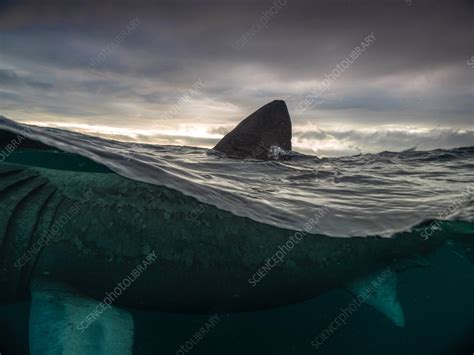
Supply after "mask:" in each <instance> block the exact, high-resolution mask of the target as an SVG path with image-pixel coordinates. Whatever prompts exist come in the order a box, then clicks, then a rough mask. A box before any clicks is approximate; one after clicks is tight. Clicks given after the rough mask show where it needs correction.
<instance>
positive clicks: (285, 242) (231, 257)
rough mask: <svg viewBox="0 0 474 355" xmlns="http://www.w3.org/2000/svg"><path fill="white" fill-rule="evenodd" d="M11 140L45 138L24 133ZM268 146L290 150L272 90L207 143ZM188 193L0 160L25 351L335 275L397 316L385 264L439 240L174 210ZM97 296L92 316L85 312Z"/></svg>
mask: <svg viewBox="0 0 474 355" xmlns="http://www.w3.org/2000/svg"><path fill="white" fill-rule="evenodd" d="M4 133H5V132H4ZM4 140H7V139H6V138H5V139H4ZM23 145H24V146H30V147H32V148H35V149H38V151H42V149H45V148H47V147H45V146H42V145H41V144H40V143H37V142H33V141H28V140H26V141H25V142H23ZM273 147H280V148H282V149H284V150H291V120H290V116H289V114H288V110H287V108H286V105H285V103H284V102H283V101H273V102H271V103H269V104H267V105H265V106H263V107H262V108H260V109H259V110H258V111H256V112H255V113H253V114H252V115H250V116H249V117H247V118H246V119H245V120H244V121H243V122H241V124H240V125H239V126H237V127H236V128H235V129H234V130H233V131H232V132H230V133H229V134H228V135H226V136H225V137H224V138H223V139H222V140H221V141H220V142H219V143H218V144H217V146H216V147H215V150H217V151H220V152H223V153H225V154H227V155H228V156H230V157H236V158H244V157H248V156H251V157H256V158H261V159H266V158H267V157H268V153H269V152H270V151H271V150H272V148H273ZM44 151H46V150H44ZM201 205H202V204H201V203H200V202H199V201H197V200H196V199H194V198H192V197H189V196H186V195H184V194H182V193H181V192H179V191H175V190H171V189H168V188H164V187H161V186H156V185H151V184H147V183H143V182H139V181H133V180H129V179H127V178H124V177H121V176H119V175H117V174H114V173H111V172H107V171H103V172H97V171H95V172H91V171H87V169H83V170H82V171H78V170H77V169H75V170H68V169H66V170H58V169H50V168H45V167H39V166H34V165H22V164H14V163H2V164H0V289H1V290H2V292H1V293H0V300H1V301H2V302H14V301H17V300H21V299H24V298H28V297H30V298H31V309H30V332H29V337H30V352H31V354H52V353H54V354H74V353H91V354H92V353H94V354H109V353H110V354H131V353H132V346H133V337H134V324H133V318H132V317H131V315H130V314H129V312H128V311H127V310H126V308H127V307H130V308H145V309H151V310H157V311H164V312H182V313H208V314H212V313H222V312H241V311H252V310H259V309H265V308H271V307H277V306H282V305H286V304H291V303H296V302H302V301H305V300H308V299H311V298H314V297H317V296H318V295H320V294H322V293H324V292H327V291H329V290H331V289H334V288H339V287H341V288H347V289H349V290H350V291H352V292H353V293H354V294H355V295H359V296H360V295H361V292H362V291H363V290H366V289H370V287H371V285H372V286H373V285H377V287H372V288H371V292H370V293H368V294H366V295H365V296H364V298H365V302H367V303H368V304H369V305H371V306H373V307H374V308H375V309H377V310H379V311H381V312H382V313H383V314H385V315H386V316H387V318H388V319H390V320H391V321H392V322H393V323H394V324H395V325H397V326H404V324H405V318H404V313H403V310H402V306H401V304H400V303H399V302H398V300H397V292H396V290H397V287H396V279H397V276H396V274H397V271H400V270H403V269H404V268H408V267H414V266H415V265H416V262H413V259H416V257H417V256H420V255H424V254H429V253H432V252H433V251H435V250H436V249H437V248H439V247H440V246H441V245H442V244H443V243H444V242H445V241H446V240H445V235H446V233H445V232H444V233H443V234H442V233H437V232H436V231H434V233H433V234H432V235H431V236H430V238H429V239H426V238H423V237H422V234H421V233H409V232H406V233H399V234H397V235H396V236H395V237H393V238H380V237H370V238H335V237H329V236H324V235H313V234H310V233H306V232H297V231H292V230H285V229H283V228H276V227H273V226H270V225H267V224H263V223H260V222H256V221H253V220H251V219H249V218H245V217H238V216H236V215H233V214H231V213H230V212H227V211H224V210H221V209H218V208H216V207H213V206H207V207H206V208H205V209H201V212H200V213H199V214H196V215H195V216H194V220H192V221H190V220H189V219H188V218H186V216H187V215H188V213H189V211H190V210H196V209H199V208H200V206H201ZM215 226H221V228H219V229H217V228H215ZM449 226H450V224H449V222H446V225H445V229H446V228H447V229H449ZM471 229H472V228H471ZM466 230H467V229H466ZM466 230H464V231H460V230H456V229H453V231H452V233H451V238H452V239H456V240H459V241H461V242H463V243H471V245H472V230H471V231H470V232H469V233H468V232H466ZM296 244H299V245H298V246H297V247H295V245H296ZM282 246H283V248H285V246H286V247H287V248H288V250H290V248H291V252H288V253H285V256H284V260H283V259H281V260H279V262H278V261H277V260H274V263H273V266H274V267H273V268H272V269H271V270H267V272H265V277H264V278H263V277H261V276H262V275H261V274H260V276H259V274H257V276H255V275H256V271H257V270H259V269H261V267H262V265H264V264H266V263H267V262H268V261H269V257H271V256H272V255H273V254H274V253H275V251H277V250H280V251H281V253H283V250H282ZM276 255H278V253H277V254H276ZM137 265H141V268H140V267H139V268H138V270H137V269H136V268H137ZM132 270H134V272H132V273H131V271H132ZM130 274H131V277H132V279H133V282H130V281H129V282H128V284H127V283H125V286H127V287H126V289H125V290H123V292H120V297H117V298H116V299H114V302H113V306H110V307H109V304H110V303H107V302H106V304H107V306H106V307H105V308H107V309H105V310H104V303H103V302H102V301H103V300H104V298H105V297H106V295H108V293H110V292H111V291H112V290H114V289H116V288H117V284H118V283H119V282H121V281H122V280H124V278H125V277H126V276H127V275H130ZM252 275H253V276H252ZM374 282H375V283H374ZM97 309H102V311H103V312H101V315H100V317H97V318H96V319H94V321H93V322H90V321H88V319H89V320H90V317H89V316H90V315H91V314H93V313H94V311H97ZM86 325H87V326H86ZM98 344H99V345H98Z"/></svg>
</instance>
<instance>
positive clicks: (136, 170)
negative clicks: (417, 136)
mask: <svg viewBox="0 0 474 355" xmlns="http://www.w3.org/2000/svg"><path fill="white" fill-rule="evenodd" d="M0 131H1V132H3V134H2V135H0V144H1V149H2V150H1V151H0V160H12V159H13V160H14V159H17V161H18V160H20V161H21V157H20V156H19V153H20V152H21V151H22V150H24V149H31V148H33V149H43V150H44V149H49V150H51V151H53V152H58V151H62V152H67V153H72V154H75V155H78V156H81V157H84V158H87V159H90V160H92V161H94V162H96V163H98V164H100V165H101V166H103V167H105V168H107V169H110V171H113V172H115V173H117V174H119V175H121V176H124V177H126V178H129V179H133V180H137V181H142V182H146V183H150V184H155V185H160V186H165V187H167V188H170V189H174V190H177V191H180V192H182V193H184V194H185V195H188V196H191V197H194V198H195V199H197V200H198V201H200V202H202V203H205V204H209V205H213V206H216V207H217V208H219V209H222V210H226V211H229V212H231V213H233V214H234V215H236V216H240V217H248V218H250V219H252V220H255V221H258V222H262V223H265V224H269V225H273V226H276V227H280V228H287V229H292V230H303V229H304V226H305V224H307V222H308V221H309V220H310V219H311V218H312V217H313V216H314V215H315V214H317V213H319V212H320V211H321V210H323V209H325V210H326V209H327V211H328V213H327V214H326V215H325V217H324V218H321V219H320V221H319V223H318V224H317V225H311V229H310V230H309V231H310V232H311V233H314V234H322V235H327V236H332V237H354V236H375V235H377V236H383V237H389V236H392V235H393V234H395V233H399V232H403V231H409V230H411V229H412V228H413V227H414V226H417V225H422V224H423V223H426V222H427V221H433V220H460V221H467V222H471V221H472V220H473V218H474V202H473V191H474V187H473V182H474V170H473V169H472V168H473V166H474V147H464V148H455V149H449V150H443V149H438V150H431V151H417V150H416V149H410V150H406V151H403V152H398V153H397V152H382V153H378V154H359V155H355V156H348V157H341V158H324V159H321V158H318V157H316V156H310V155H304V154H298V153H294V152H292V153H290V155H291V159H285V160H274V161H267V162H265V161H257V160H251V159H244V160H235V159H229V158H227V157H226V156H224V155H222V154H219V153H217V152H215V151H213V150H208V149H202V148H196V147H183V146H160V145H147V144H132V143H124V142H118V141H112V140H106V139H103V138H98V137H92V136H87V135H83V134H80V133H75V132H70V131H65V130H60V129H55V128H42V127H35V126H25V125H21V124H19V123H16V122H14V121H11V120H9V119H7V118H4V117H0ZM8 132H9V133H8ZM22 136H26V137H27V138H28V140H25V139H20V142H19V144H18V146H15V144H13V145H12V142H13V141H18V137H22ZM9 144H10V148H12V147H13V148H15V149H10V148H7V147H8V145H9ZM10 150H11V151H10ZM286 158H288V157H286ZM67 159H73V158H72V157H71V156H70V157H68V158H67ZM63 162H64V160H63ZM28 164H33V165H34V164H35V162H32V161H30V162H29V163H28ZM66 166H67V164H66Z"/></svg>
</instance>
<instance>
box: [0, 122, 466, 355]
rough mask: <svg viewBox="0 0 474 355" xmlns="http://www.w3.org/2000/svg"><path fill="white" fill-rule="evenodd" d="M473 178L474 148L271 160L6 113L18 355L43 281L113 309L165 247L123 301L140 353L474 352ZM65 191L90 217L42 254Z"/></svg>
mask: <svg viewBox="0 0 474 355" xmlns="http://www.w3.org/2000/svg"><path fill="white" fill-rule="evenodd" d="M473 168H474V146H472V147H462V148H454V149H438V150H431V151H418V150H416V149H411V150H406V151H402V152H380V153H378V154H360V155H355V156H348V157H337V158H324V157H316V156H309V155H304V154H299V153H296V152H284V151H277V152H275V155H274V157H273V159H272V160H269V161H261V160H253V159H231V158H228V157H226V156H225V155H223V154H220V153H218V152H215V151H213V150H209V149H203V148H197V147H183V146H160V145H149V144H137V143H125V142H118V141H111V140H106V139H103V138H99V137H92V136H87V135H83V134H79V133H74V132H69V131H64V130H59V129H52V128H40V127H31V126H24V125H21V124H19V123H16V122H13V121H10V120H8V119H6V118H2V117H0V206H1V208H2V209H3V211H2V212H0V223H1V224H2V225H0V231H1V233H0V234H3V235H0V238H2V239H3V241H2V239H0V266H1V265H3V267H4V270H7V271H5V272H4V273H3V274H0V276H3V279H1V278H0V281H1V282H0V285H1V287H4V290H3V291H4V292H3V294H4V295H3V296H1V297H0V301H1V303H0V354H2V355H5V354H7V355H8V354H28V353H30V352H29V350H30V349H32V348H31V346H32V345H31V340H29V339H32V335H31V333H32V331H31V329H29V328H30V326H29V321H30V320H29V319H30V317H31V316H30V314H33V313H32V312H33V311H32V310H33V309H36V308H35V307H37V306H36V305H35V306H34V307H33V305H32V304H31V298H30V296H29V291H28V288H29V286H28V282H29V281H31V280H32V279H35V278H44V277H46V278H47V279H48V280H51V279H54V281H55V282H56V281H58V282H63V283H65V284H68V285H70V286H72V287H73V288H74V289H76V290H80V293H81V294H84V295H87V296H88V297H91V298H92V299H96V300H100V299H101V298H102V296H101V295H105V293H106V292H105V291H107V290H110V289H113V285H114V284H115V283H116V281H117V280H120V279H121V278H122V277H125V276H126V275H127V274H128V272H129V271H130V270H132V269H133V265H136V264H137V263H139V262H140V260H141V259H143V257H145V256H146V255H149V254H150V252H153V253H156V255H158V257H157V260H156V261H155V260H154V259H153V264H152V265H151V266H150V269H149V270H148V271H147V270H146V268H145V269H144V271H143V275H140V276H137V277H136V278H135V279H136V280H135V279H134V280H133V281H134V283H133V284H132V285H131V286H130V288H129V289H127V290H124V292H123V295H120V297H117V300H116V302H114V305H116V306H117V307H118V308H123V309H126V310H127V311H128V312H129V313H130V314H131V315H132V317H133V323H134V338H133V339H134V340H133V354H188V353H189V354H206V355H209V354H244V353H245V354H282V355H283V354H427V355H431V354H473V353H474V269H473V263H474V249H473V248H474V221H473V220H474V197H473V193H474V169H473ZM39 179H41V181H40V180H39ZM23 181H25V182H23ZM2 185H3V186H2ZM30 185H31V186H30ZM53 186H54V191H53ZM48 188H50V189H51V190H48ZM22 189H23V190H24V192H23V193H24V194H25V195H24V196H23V197H22V199H19V200H18V202H17V204H16V205H14V206H13V204H14V202H12V201H15V196H16V195H18V194H20V193H21V192H22V191H23V190H22ZM89 190H91V191H92V194H91V196H90V198H89V197H88V198H86V199H85V200H84V199H82V200H81V201H84V202H83V205H81V206H80V207H78V208H75V209H74V210H72V208H73V207H74V204H73V202H70V201H76V200H80V198H81V196H83V194H84V192H85V191H89ZM58 191H60V192H61V194H62V195H61V196H63V195H64V196H65V197H62V198H63V200H64V198H67V199H68V200H67V201H66V202H63V200H61V201H62V202H58V203H57V204H56V205H55V206H56V213H60V212H61V211H65V212H67V211H68V208H69V210H71V211H74V213H72V212H71V213H70V214H69V218H68V220H67V221H65V222H64V223H62V224H61V225H59V227H58V232H57V234H56V235H54V236H53V237H54V240H52V241H48V243H46V244H45V245H43V246H42V247H41V249H42V251H41V253H40V254H39V255H33V253H32V254H31V255H32V256H31V258H30V259H34V262H33V261H31V260H30V259H28V258H24V257H23V256H24V255H26V254H25V253H26V252H27V251H29V249H28V247H31V246H32V245H34V242H35V238H36V240H37V239H39V237H37V234H38V233H39V230H40V227H39V226H41V225H42V224H41V223H42V220H43V219H44V218H43V217H44V215H46V214H47V208H49V206H50V205H51V206H53V202H54V199H55V198H56V197H55V196H56V195H58ZM25 196H26V197H25ZM78 196H79V197H78ZM35 201H41V204H40V202H37V205H36V202H35ZM58 201H59V198H58ZM83 206H86V207H83ZM42 209H44V210H45V212H44V214H43V212H42ZM57 211H60V212H57ZM15 218H17V219H18V220H20V219H21V221H22V224H21V225H25V226H27V225H29V224H31V230H32V232H31V236H29V237H28V238H29V239H28V240H26V239H25V241H23V239H22V238H26V237H24V234H25V233H26V232H25V230H26V229H25V228H27V227H24V228H23V227H21V226H19V227H17V229H18V230H15V228H16V227H15V223H17V224H18V225H20V223H19V222H15V220H14V219H15ZM42 218H43V219H42ZM51 218H52V220H54V218H55V217H51ZM51 225H54V224H51ZM22 228H23V229H22ZM298 233H299V234H298ZM15 238H17V239H18V240H19V241H15V242H13V240H17V239H15ZM52 239H53V238H52ZM290 241H291V243H290ZM2 242H3V244H2ZM23 242H24V243H23ZM22 243H23V244H22ZM18 248H20V249H21V252H19V251H18ZM2 249H3V250H2ZM15 253H18V255H16V254H15ZM13 254H15V255H16V256H22V257H23V259H17V258H14V257H13V256H12V255H13ZM79 254H80V255H81V257H79V256H78V255H79ZM76 256H77V261H76V260H75V258H76ZM2 259H3V260H2ZM18 260H22V262H21V264H22V265H21V267H19V268H17V269H20V270H19V271H18V270H17V271H18V272H16V271H15V268H14V267H13V266H12V265H13V264H14V263H17V265H18ZM10 264H11V265H10ZM24 265H26V266H24ZM8 270H13V271H11V272H10V271H8ZM25 270H27V271H28V272H27V273H26V272H25ZM379 270H389V271H388V272H389V274H390V277H388V279H387V278H386V279H384V280H382V281H380V284H381V285H382V286H380V287H379V289H378V290H377V289H375V290H373V293H374V294H377V297H376V298H374V299H373V298H372V296H366V297H363V298H364V300H363V301H362V302H361V301H360V297H361V294H358V293H357V292H358V291H354V290H355V289H357V288H356V287H355V286H353V285H354V284H353V283H352V282H353V281H354V280H356V281H357V280H362V281H363V283H364V284H365V283H366V282H367V275H369V276H370V275H380V274H379V273H378V272H379ZM155 275H157V276H155ZM382 275H383V274H382ZM370 277H372V276H370ZM374 277H375V276H374ZM379 277H380V276H379ZM16 279H18V280H19V281H18V282H17V281H16ZM372 279H373V278H372ZM388 280H390V281H388ZM362 281H361V282H362ZM12 283H14V284H15V285H14V287H13V289H14V290H13V291H11V290H10V286H11V284H12ZM23 284H25V285H24V287H23ZM351 285H352V286H351ZM23 288H24V289H23ZM376 288H377V287H376ZM358 289H359V290H360V288H358ZM379 291H380V292H379ZM358 296H359V298H358ZM394 297H395V298H394ZM381 300H382V301H383V302H382V301H381ZM381 302H382V303H383V304H382V305H381ZM387 302H388V303H390V304H389V305H388V306H387ZM394 304H396V307H395V306H394ZM40 306H41V304H40ZM387 307H389V308H388V310H387ZM390 307H392V308H390ZM393 307H395V308H393ZM399 307H401V309H403V313H402V316H403V320H400V318H399V316H400V315H399V314H398V313H397V314H396V315H394V314H393V312H394V311H393V310H394V309H396V310H397V311H398V310H399ZM376 309H378V310H380V309H382V311H381V312H377V311H376ZM384 311H385V313H384ZM391 312H392V313H391ZM397 317H398V318H397ZM397 322H398V323H397ZM99 343H100V341H98V344H99ZM97 346H98V347H99V345H97ZM33 349H34V347H33ZM78 349H79V348H78ZM32 353H33V352H32ZM78 353H80V352H79V350H78Z"/></svg>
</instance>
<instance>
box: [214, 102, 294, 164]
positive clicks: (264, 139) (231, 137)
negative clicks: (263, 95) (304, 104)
mask: <svg viewBox="0 0 474 355" xmlns="http://www.w3.org/2000/svg"><path fill="white" fill-rule="evenodd" d="M272 146H278V147H280V148H282V149H284V150H286V151H289V150H291V119H290V114H289V113H288V108H287V107H286V104H285V101H283V100H275V101H272V102H270V103H268V104H266V105H264V106H262V107H260V108H259V109H258V110H257V111H255V112H254V113H252V114H251V115H250V116H248V117H247V118H246V119H244V120H243V121H242V122H240V123H239V124H238V125H237V127H235V128H234V129H233V130H232V131H231V132H229V133H227V134H226V135H225V136H224V138H222V139H221V140H220V142H219V143H217V145H216V146H215V147H214V149H215V150H217V151H219V152H222V153H226V154H227V155H229V156H230V157H237V158H246V157H252V158H256V159H267V158H268V151H269V150H270V147H272Z"/></svg>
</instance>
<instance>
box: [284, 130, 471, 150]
mask: <svg viewBox="0 0 474 355" xmlns="http://www.w3.org/2000/svg"><path fill="white" fill-rule="evenodd" d="M293 145H294V147H295V150H300V151H302V152H306V153H313V154H317V155H323V156H341V155H353V154H360V153H378V152H382V151H392V152H400V151H403V150H407V149H410V148H413V147H416V148H417V149H418V150H432V149H437V148H446V149H448V148H456V147H467V146H473V145H474V130H472V129H471V130H464V129H461V130H456V129H450V128H435V129H419V128H418V129H417V128H409V127H407V128H393V127H381V128H379V129H363V130H362V129H361V130H341V131H337V130H328V131H325V130H321V129H317V130H302V131H297V132H295V133H294V136H293Z"/></svg>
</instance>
